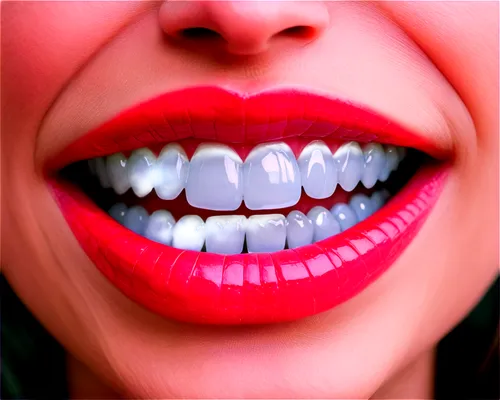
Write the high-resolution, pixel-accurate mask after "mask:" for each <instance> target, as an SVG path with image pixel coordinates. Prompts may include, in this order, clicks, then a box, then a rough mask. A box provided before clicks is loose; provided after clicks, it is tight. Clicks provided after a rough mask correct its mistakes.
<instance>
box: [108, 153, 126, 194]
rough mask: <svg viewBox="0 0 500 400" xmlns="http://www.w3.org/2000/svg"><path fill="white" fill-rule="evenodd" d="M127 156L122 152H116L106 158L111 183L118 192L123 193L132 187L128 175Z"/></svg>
mask: <svg viewBox="0 0 500 400" xmlns="http://www.w3.org/2000/svg"><path fill="white" fill-rule="evenodd" d="M126 165H127V157H125V156H124V155H123V154H122V153H116V154H113V155H111V156H109V157H108V158H107V159H106V171H107V173H108V177H109V183H110V184H111V187H112V188H113V189H114V191H115V192H116V194H123V193H125V192H126V191H127V190H129V189H130V184H129V183H128V177H127V168H126Z"/></svg>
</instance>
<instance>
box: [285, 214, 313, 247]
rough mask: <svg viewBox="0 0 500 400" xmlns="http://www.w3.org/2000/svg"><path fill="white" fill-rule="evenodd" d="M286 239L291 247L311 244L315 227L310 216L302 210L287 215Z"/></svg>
mask: <svg viewBox="0 0 500 400" xmlns="http://www.w3.org/2000/svg"><path fill="white" fill-rule="evenodd" d="M286 222H287V227H286V241H287V244H288V248H289V249H295V248H296V247H300V246H305V245H308V244H311V243H312V241H313V235H314V227H313V224H312V222H311V220H310V219H309V218H307V216H306V215H305V214H304V213H301V212H300V211H292V212H290V214H288V216H287V217H286Z"/></svg>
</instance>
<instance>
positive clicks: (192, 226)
mask: <svg viewBox="0 0 500 400" xmlns="http://www.w3.org/2000/svg"><path fill="white" fill-rule="evenodd" d="M172 237H173V238H172V246H173V247H176V248H178V249H183V250H194V251H200V250H201V249H202V248H203V245H204V244H205V223H204V222H203V220H202V219H201V218H200V217H199V216H198V215H185V216H184V217H182V218H181V219H180V220H179V221H177V223H176V224H175V226H174V230H173V232H172Z"/></svg>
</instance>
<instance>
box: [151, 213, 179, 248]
mask: <svg viewBox="0 0 500 400" xmlns="http://www.w3.org/2000/svg"><path fill="white" fill-rule="evenodd" d="M174 225H175V219H174V217H173V216H172V214H171V213H169V212H168V211H166V210H158V211H155V212H154V213H153V214H151V215H150V217H149V220H148V224H147V226H146V229H145V231H144V236H145V237H147V238H148V239H150V240H153V241H155V242H158V243H162V244H166V245H170V244H171V243H172V232H173V229H174Z"/></svg>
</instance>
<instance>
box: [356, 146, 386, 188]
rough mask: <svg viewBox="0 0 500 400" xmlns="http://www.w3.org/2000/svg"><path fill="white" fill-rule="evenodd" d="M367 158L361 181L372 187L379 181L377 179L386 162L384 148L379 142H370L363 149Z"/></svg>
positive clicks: (367, 186)
mask: <svg viewBox="0 0 500 400" xmlns="http://www.w3.org/2000/svg"><path fill="white" fill-rule="evenodd" d="M363 154H364V158H365V169H364V171H363V176H362V178H361V182H363V185H364V186H365V188H367V189H371V188H372V187H373V186H375V184H376V183H377V180H378V178H379V176H380V173H381V172H382V169H383V168H384V166H385V164H386V159H385V153H384V148H383V147H382V146H381V145H380V144H378V143H369V144H367V145H366V146H365V148H364V149H363Z"/></svg>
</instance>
